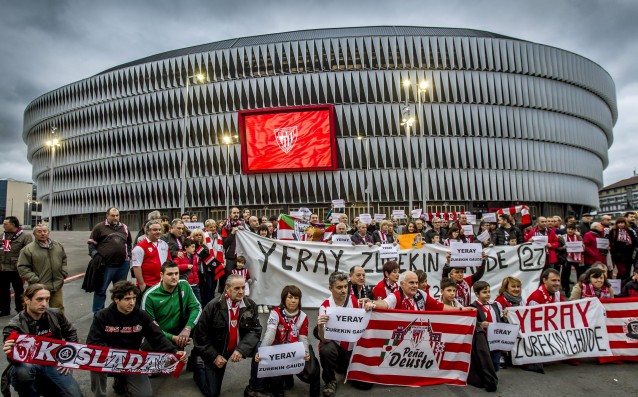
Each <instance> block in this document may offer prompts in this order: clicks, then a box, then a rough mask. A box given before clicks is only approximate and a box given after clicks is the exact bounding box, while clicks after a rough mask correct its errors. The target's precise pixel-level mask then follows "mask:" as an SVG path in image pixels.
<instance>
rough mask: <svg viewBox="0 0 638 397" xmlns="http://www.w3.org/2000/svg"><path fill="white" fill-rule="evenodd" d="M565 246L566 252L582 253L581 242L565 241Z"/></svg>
mask: <svg viewBox="0 0 638 397" xmlns="http://www.w3.org/2000/svg"><path fill="white" fill-rule="evenodd" d="M565 246H566V247H567V252H583V251H584V248H583V242H582V241H566V242H565Z"/></svg>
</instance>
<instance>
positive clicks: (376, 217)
mask: <svg viewBox="0 0 638 397" xmlns="http://www.w3.org/2000/svg"><path fill="white" fill-rule="evenodd" d="M385 217H386V215H385V214H374V221H375V222H377V223H380V222H381V221H383V220H384V219H385Z"/></svg>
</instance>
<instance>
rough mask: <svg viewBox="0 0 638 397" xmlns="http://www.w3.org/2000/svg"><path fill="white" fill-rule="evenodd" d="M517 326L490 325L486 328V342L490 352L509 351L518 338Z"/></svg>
mask: <svg viewBox="0 0 638 397" xmlns="http://www.w3.org/2000/svg"><path fill="white" fill-rule="evenodd" d="M518 328H519V327H518V325H515V324H508V323H490V324H489V325H488V326H487V342H488V343H489V344H490V351H494V350H500V351H504V352H508V351H511V350H512V349H513V348H514V344H515V343H516V338H517V337H518Z"/></svg>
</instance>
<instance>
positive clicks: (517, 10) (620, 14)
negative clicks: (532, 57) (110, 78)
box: [0, 0, 638, 184]
mask: <svg viewBox="0 0 638 397" xmlns="http://www.w3.org/2000/svg"><path fill="white" fill-rule="evenodd" d="M0 7H1V9H0V37H2V40H0V72H1V73H0V85H1V86H2V87H3V88H2V90H0V139H2V141H3V142H7V143H6V144H4V145H3V148H5V151H7V153H8V154H9V155H8V156H2V159H0V167H2V168H0V169H2V170H3V175H1V176H3V177H13V178H16V179H23V180H24V179H30V175H31V165H30V164H29V163H28V162H27V160H26V146H25V145H24V144H23V143H22V138H21V137H22V117H23V112H24V109H25V108H26V106H27V105H28V104H29V102H30V101H32V100H33V99H35V98H36V97H38V96H39V95H42V94H44V93H46V92H48V91H51V90H54V89H56V88H59V87H61V86H63V85H66V84H69V83H72V82H74V81H78V80H81V79H84V78H87V77H90V76H92V75H94V74H97V73H99V72H100V71H102V70H105V69H108V68H111V67H113V66H116V65H118V64H122V63H126V62H129V61H132V60H135V59H139V58H143V57H145V56H149V55H153V54H157V53H160V52H164V51H169V50H173V49H178V48H183V47H189V46H193V45H197V44H203V43H208V42H213V41H218V40H224V39H229V38H235V37H242V36H250V35H258V34H267V33H274V32H282V31H291V30H300V29H315V28H326V27H348V26H365V25H414V26H445V27H463V28H472V29H480V30H486V31H491V32H494V33H500V34H504V35H507V36H512V37H516V38H519V39H523V40H529V41H534V42H538V43H542V44H545V45H551V46H555V47H558V48H562V49H565V50H568V51H572V52H574V53H577V54H579V55H582V56H584V57H586V58H589V59H591V60H592V61H594V62H597V63H598V64H600V65H601V66H602V67H603V68H605V69H606V70H607V71H608V72H609V73H610V75H611V76H612V78H613V79H614V81H615V83H616V87H617V95H618V104H619V105H618V106H619V118H618V122H617V124H616V126H615V129H614V142H615V143H614V145H613V146H612V147H611V149H610V152H609V155H610V165H609V167H608V168H607V170H606V171H605V173H604V177H605V183H606V184H609V183H612V182H615V181H617V180H619V179H623V178H625V177H629V176H630V175H631V173H632V170H633V168H637V167H638V161H637V160H633V158H634V156H632V154H633V147H634V146H635V145H636V144H638V142H637V138H635V137H634V133H633V132H634V131H636V128H638V120H636V117H635V116H634V113H635V109H636V107H637V106H638V77H637V76H636V73H635V68H634V65H635V63H636V58H637V57H638V41H637V40H636V39H635V38H636V37H638V24H636V23H635V19H636V16H638V3H637V2H635V1H633V0H624V1H618V0H617V1H612V0H607V1H605V0H598V1H582V0H563V1H556V0H552V1H549V0H537V1H527V2H519V1H504V0H497V1H487V0H478V1H473V2H469V1H461V0H456V1H447V2H439V1H436V2H435V1H422V0H419V1H417V0H411V1H395V2H390V1H387V0H383V1H381V0H377V1H375V0H367V1H342V0H340V1H338V0H324V1H303V0H298V1H292V0H283V1H277V2H264V1H245V0H244V1H210V0H208V1H205V0H201V1H197V0H185V1H179V2H176V1H173V0H153V1H150V0H147V1H103V2H86V1H81V0H56V1H48V0H32V1H21V2H10V1H4V2H2V6H0ZM634 161H635V163H634Z"/></svg>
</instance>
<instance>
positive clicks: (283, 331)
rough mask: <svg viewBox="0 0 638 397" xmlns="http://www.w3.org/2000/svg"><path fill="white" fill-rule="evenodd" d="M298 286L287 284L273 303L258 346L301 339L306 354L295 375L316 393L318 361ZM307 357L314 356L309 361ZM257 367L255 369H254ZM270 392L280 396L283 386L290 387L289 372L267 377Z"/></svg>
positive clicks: (318, 387) (313, 395) (311, 393)
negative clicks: (274, 303)
mask: <svg viewBox="0 0 638 397" xmlns="http://www.w3.org/2000/svg"><path fill="white" fill-rule="evenodd" d="M301 296H302V294H301V290H300V289H299V287H297V286H295V285H287V286H285V287H284V288H283V289H282V290H281V302H280V304H279V306H278V307H274V308H273V309H272V311H271V312H270V316H269V317H268V325H267V327H266V332H265V334H264V338H263V340H262V342H261V346H263V347H266V346H273V345H280V344H284V343H294V342H302V343H303V345H304V349H305V351H306V355H305V357H304V360H305V361H306V366H305V367H304V370H303V371H302V373H300V374H298V375H297V376H298V377H299V378H300V379H302V380H304V381H305V382H306V383H309V384H310V390H309V394H308V395H309V396H310V397H319V395H320V391H321V382H320V376H319V365H318V362H317V359H316V358H315V356H314V352H313V353H312V354H311V350H312V347H311V346H309V344H308V316H307V315H306V313H304V312H303V311H301ZM310 360H314V361H313V362H310ZM259 362H260V357H259V353H257V354H255V360H254V361H253V363H252V364H251V365H253V366H258V365H259ZM255 371H256V369H255ZM268 383H269V386H270V387H269V389H270V392H271V393H272V394H273V395H274V396H275V397H278V396H283V389H289V388H292V386H293V385H294V380H293V377H292V375H287V376H275V377H271V378H268Z"/></svg>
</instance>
